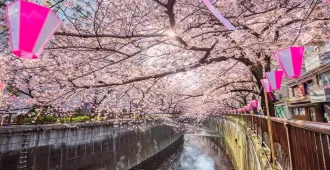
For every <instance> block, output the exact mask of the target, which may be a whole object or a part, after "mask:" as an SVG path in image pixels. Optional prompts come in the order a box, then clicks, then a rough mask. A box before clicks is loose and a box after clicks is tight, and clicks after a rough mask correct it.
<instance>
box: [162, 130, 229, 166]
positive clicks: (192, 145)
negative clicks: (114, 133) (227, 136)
mask: <svg viewBox="0 0 330 170" xmlns="http://www.w3.org/2000/svg"><path fill="white" fill-rule="evenodd" d="M212 138H213V139H214V138H220V137H214V136H202V135H184V140H183V142H184V143H183V145H182V149H181V150H180V152H178V153H176V154H175V155H173V156H172V157H170V158H168V160H166V161H165V163H164V165H163V166H162V167H161V168H160V169H161V170H231V169H233V166H232V164H231V161H230V159H229V158H228V155H227V154H226V152H225V151H224V150H223V149H222V148H220V147H218V146H217V145H215V144H214V143H213V142H212V140H211V139H212Z"/></svg>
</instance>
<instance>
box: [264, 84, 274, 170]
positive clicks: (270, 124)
mask: <svg viewBox="0 0 330 170" xmlns="http://www.w3.org/2000/svg"><path fill="white" fill-rule="evenodd" d="M264 95H265V104H266V112H267V124H268V135H269V139H270V148H271V154H272V155H271V156H272V160H273V161H272V163H273V168H275V153H274V141H273V131H272V122H271V120H270V116H269V106H268V96H267V92H266V90H264Z"/></svg>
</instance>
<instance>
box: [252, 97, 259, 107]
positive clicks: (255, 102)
mask: <svg viewBox="0 0 330 170" xmlns="http://www.w3.org/2000/svg"><path fill="white" fill-rule="evenodd" d="M258 104H259V101H258V100H257V99H254V100H252V102H251V105H252V107H254V108H257V109H258Z"/></svg>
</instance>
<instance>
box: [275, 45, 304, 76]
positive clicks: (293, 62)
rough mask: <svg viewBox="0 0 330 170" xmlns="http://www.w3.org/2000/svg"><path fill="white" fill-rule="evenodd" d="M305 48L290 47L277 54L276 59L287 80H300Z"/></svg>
mask: <svg viewBox="0 0 330 170" xmlns="http://www.w3.org/2000/svg"><path fill="white" fill-rule="evenodd" d="M303 56H304V47H290V48H286V49H283V50H279V51H277V52H275V57H276V59H277V61H278V63H279V64H280V66H281V68H282V70H283V71H284V74H285V76H286V77H287V78H298V77H299V76H300V74H301V67H302V63H303V62H302V61H303Z"/></svg>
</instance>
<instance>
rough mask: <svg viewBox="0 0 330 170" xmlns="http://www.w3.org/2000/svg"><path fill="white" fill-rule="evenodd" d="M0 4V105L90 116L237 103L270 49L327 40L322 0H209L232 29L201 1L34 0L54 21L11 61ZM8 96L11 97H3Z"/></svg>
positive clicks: (210, 109)
mask: <svg viewBox="0 0 330 170" xmlns="http://www.w3.org/2000/svg"><path fill="white" fill-rule="evenodd" d="M10 2H11V1H10V0H4V1H2V2H0V68H1V71H0V80H1V81H3V82H5V83H6V84H7V90H5V93H4V96H3V101H2V107H14V108H29V107H32V106H38V107H46V106H52V107H53V108H62V109H64V110H73V109H76V108H79V107H81V105H82V103H83V102H88V103H92V104H93V106H94V107H95V111H96V112H97V113H100V112H102V111H103V112H104V113H108V112H115V113H119V112H121V110H122V108H128V107H130V109H132V110H134V109H135V110H138V111H140V112H144V113H150V114H152V113H176V112H180V113H185V114H186V115H187V116H200V117H202V116H204V115H207V114H210V113H220V112H221V111H222V110H224V109H228V108H239V107H240V105H241V104H243V105H244V104H246V103H247V102H248V101H249V100H251V97H252V95H259V90H260V88H261V84H260V79H262V78H264V72H265V71H270V70H271V68H274V67H275V68H276V67H278V65H277V64H276V62H275V60H274V54H273V53H274V51H277V50H279V49H282V48H287V47H289V46H303V45H306V44H319V43H324V42H328V41H329V40H328V39H329V38H330V30H329V28H330V23H329V20H330V14H329V11H330V5H329V3H327V2H326V1H325V0H324V1H321V0H213V1H212V3H213V5H214V6H215V7H216V9H218V10H219V11H220V12H221V14H222V15H223V16H224V17H225V18H226V19H228V20H229V21H230V22H231V23H232V24H233V26H234V27H235V28H236V30H229V29H227V28H226V27H225V26H224V25H223V24H222V23H221V22H219V20H218V19H217V18H216V17H215V16H214V15H213V14H212V13H211V12H210V11H209V9H208V8H207V7H206V6H205V5H204V3H203V2H202V1H201V0H121V1H119V0H115V1H114V0H112V1H110V0H79V1H78V0H77V1H75V0H42V1H41V0H36V3H39V4H42V5H44V6H48V7H50V8H51V9H52V10H53V11H54V12H55V13H56V14H57V15H58V17H59V18H60V19H61V20H62V25H61V26H60V28H59V29H58V30H57V32H56V33H55V35H54V37H53V38H52V39H51V41H50V42H49V43H48V45H47V46H46V48H45V50H44V51H43V52H42V54H41V56H40V58H39V59H34V60H28V59H22V58H16V57H15V56H13V55H12V54H11V51H10V47H9V33H8V25H7V21H6V17H5V16H6V15H5V6H6V5H7V4H9V3H10ZM13 95H16V96H17V97H16V98H15V99H14V100H10V98H11V96H13Z"/></svg>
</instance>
